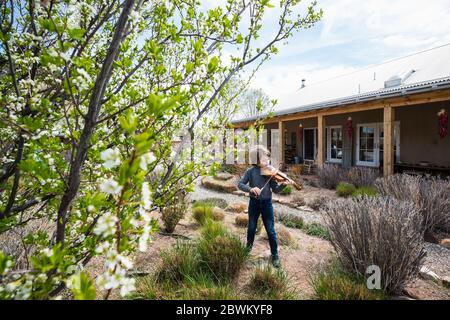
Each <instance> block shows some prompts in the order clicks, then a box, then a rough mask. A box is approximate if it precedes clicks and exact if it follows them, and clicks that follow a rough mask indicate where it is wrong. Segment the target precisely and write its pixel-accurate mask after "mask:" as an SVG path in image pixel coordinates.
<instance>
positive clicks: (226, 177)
mask: <svg viewBox="0 0 450 320" xmlns="http://www.w3.org/2000/svg"><path fill="white" fill-rule="evenodd" d="M215 178H216V179H217V180H222V181H226V180H230V179H231V178H233V175H232V174H231V173H228V172H219V173H218V174H216V176H215Z"/></svg>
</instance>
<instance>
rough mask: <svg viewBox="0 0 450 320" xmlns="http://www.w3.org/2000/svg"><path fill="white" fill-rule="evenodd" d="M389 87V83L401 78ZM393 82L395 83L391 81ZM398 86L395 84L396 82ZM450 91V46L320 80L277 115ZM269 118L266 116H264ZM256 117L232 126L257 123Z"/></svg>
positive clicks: (285, 102)
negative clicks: (415, 94) (449, 89)
mask: <svg viewBox="0 0 450 320" xmlns="http://www.w3.org/2000/svg"><path fill="white" fill-rule="evenodd" d="M401 75H404V78H403V79H402V80H401V84H400V85H397V86H391V87H386V81H388V80H392V79H395V78H397V79H399V83H400V79H401ZM390 83H392V82H391V81H390ZM394 83H395V81H394ZM444 88H450V44H446V45H443V46H440V47H436V48H433V49H429V50H426V51H422V52H419V53H415V54H411V55H408V56H405V57H401V58H397V59H394V60H390V61H387V62H383V63H380V64H377V65H373V66H369V67H366V68H364V69H361V70H358V71H355V72H352V73H348V74H345V75H341V76H338V77H334V78H332V79H328V80H325V81H320V82H317V83H314V84H310V85H308V81H306V86H305V87H304V88H301V89H299V90H297V91H296V92H295V93H293V94H291V95H289V96H287V97H284V98H283V99H280V103H279V104H278V106H277V107H276V109H275V110H274V112H273V115H274V116H281V115H288V114H292V113H299V112H304V111H311V110H318V109H323V108H333V107H338V106H342V105H347V104H353V103H358V102H366V101H373V100H378V99H386V98H392V97H398V96H403V95H409V94H414V93H420V92H429V91H434V90H440V89H444ZM264 116H267V115H263V116H262V117H264ZM254 120H256V117H251V118H240V119H235V120H233V121H232V123H239V122H245V121H254Z"/></svg>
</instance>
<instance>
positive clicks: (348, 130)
mask: <svg viewBox="0 0 450 320" xmlns="http://www.w3.org/2000/svg"><path fill="white" fill-rule="evenodd" d="M449 102H450V92H448V91H444V93H440V94H436V93H434V94H433V95H432V96H431V95H430V94H421V95H415V96H411V97H403V98H401V99H399V98H397V99H396V100H394V99H391V100H390V101H389V100H386V101H383V102H374V103H370V104H369V103H366V104H353V105H348V106H345V107H339V108H333V109H328V110H317V111H315V112H314V111H307V112H302V113H300V112H299V113H297V114H293V115H288V116H280V117H278V118H277V119H273V118H272V119H269V120H268V121H267V122H266V124H265V129H267V131H268V137H267V142H268V147H269V148H270V149H273V148H272V146H273V145H274V144H277V148H276V152H278V153H279V155H278V158H279V159H280V160H279V161H280V162H281V163H282V164H283V165H284V166H292V165H294V164H302V163H305V162H306V163H314V165H316V166H320V165H322V164H324V163H334V164H337V165H342V166H343V167H346V168H348V167H352V166H367V167H373V168H379V169H380V171H381V172H382V173H383V174H384V175H385V176H387V175H391V174H393V173H394V172H405V171H406V172H408V173H417V174H433V175H434V174H436V175H442V176H448V175H450V137H449V136H448V135H447V136H445V137H443V138H441V137H440V135H439V127H438V115H437V114H438V112H439V111H440V110H442V109H445V110H447V109H448V106H449ZM271 129H278V133H279V136H278V138H277V139H278V141H272V140H273V139H272V137H273V135H271V134H270V132H271ZM280 133H281V134H280ZM272 151H273V150H272Z"/></svg>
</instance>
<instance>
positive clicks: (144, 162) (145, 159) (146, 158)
mask: <svg viewBox="0 0 450 320" xmlns="http://www.w3.org/2000/svg"><path fill="white" fill-rule="evenodd" d="M155 161H156V157H155V156H154V155H153V153H151V152H149V153H146V154H144V155H142V156H141V160H140V161H139V166H140V167H141V169H142V170H147V167H148V165H149V164H150V163H152V162H155Z"/></svg>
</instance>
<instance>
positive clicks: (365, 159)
mask: <svg viewBox="0 0 450 320" xmlns="http://www.w3.org/2000/svg"><path fill="white" fill-rule="evenodd" d="M379 138H380V134H379V126H378V124H376V123H374V124H360V125H358V132H357V148H356V150H357V154H356V164H357V165H361V166H370V167H378V165H379V148H378V144H379Z"/></svg>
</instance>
